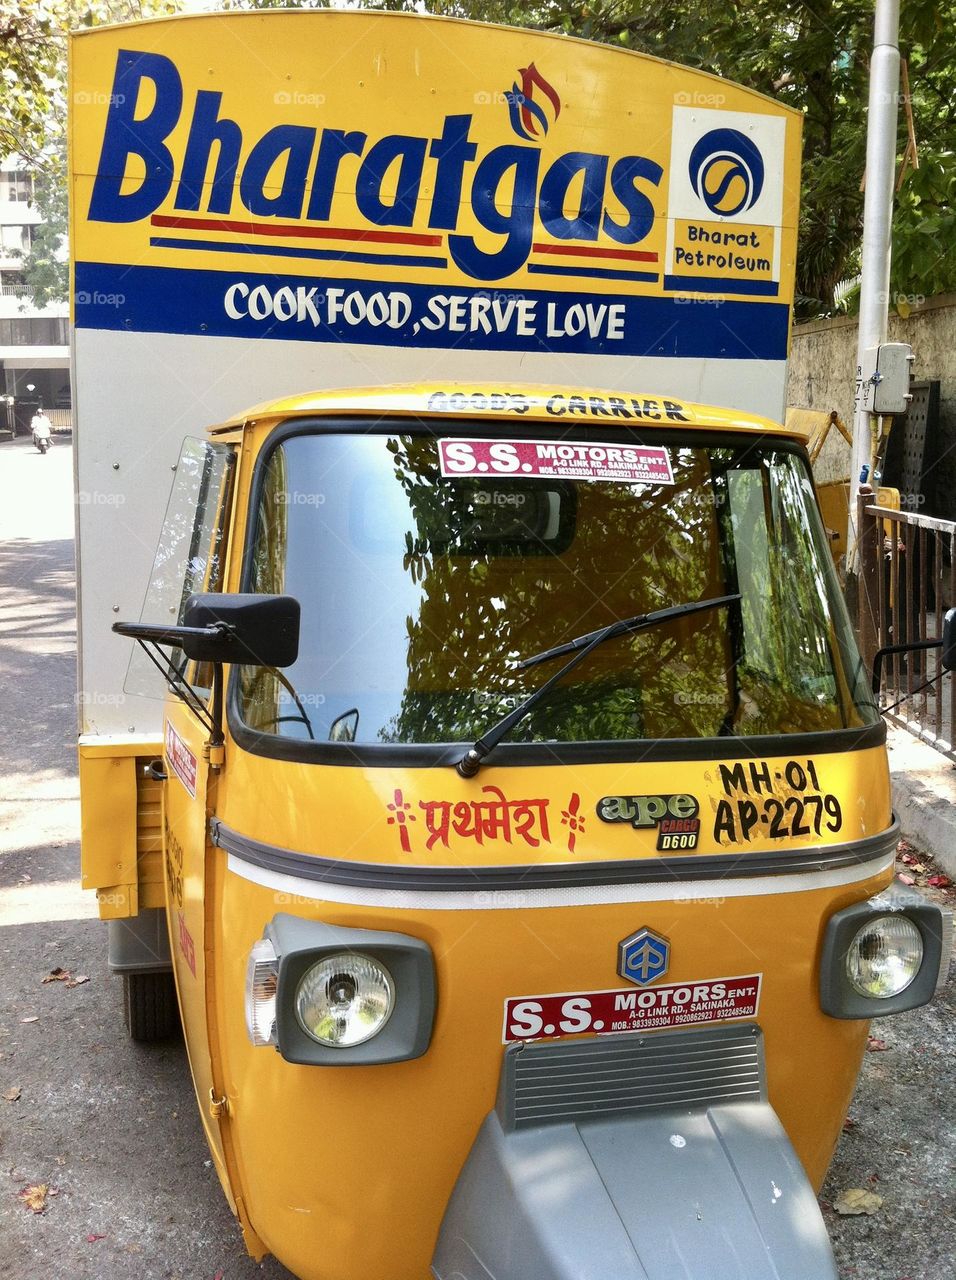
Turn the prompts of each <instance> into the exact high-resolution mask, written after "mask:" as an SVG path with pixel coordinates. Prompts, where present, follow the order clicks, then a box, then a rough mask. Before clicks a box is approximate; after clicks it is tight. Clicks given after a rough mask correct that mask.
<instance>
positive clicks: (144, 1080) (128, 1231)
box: [0, 442, 956, 1280]
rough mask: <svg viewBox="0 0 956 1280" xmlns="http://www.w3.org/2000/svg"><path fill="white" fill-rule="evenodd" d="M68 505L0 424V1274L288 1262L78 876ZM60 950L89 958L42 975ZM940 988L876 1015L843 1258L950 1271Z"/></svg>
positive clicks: (137, 1271)
mask: <svg viewBox="0 0 956 1280" xmlns="http://www.w3.org/2000/svg"><path fill="white" fill-rule="evenodd" d="M72 524H73V506H72V498H71V477H70V450H69V448H68V447H66V446H64V445H62V444H61V445H58V446H57V447H56V448H55V449H54V450H53V451H52V452H51V453H50V454H49V455H48V456H47V457H41V456H40V455H39V454H37V453H36V452H35V451H34V450H33V449H32V448H31V447H30V446H29V444H28V443H24V442H18V443H16V444H2V445H0V672H2V677H0V678H2V683H0V688H2V702H0V972H2V973H3V975H4V983H3V988H2V997H0V1256H2V1258H3V1269H4V1274H5V1275H6V1276H7V1277H9V1278H10V1280H40V1278H41V1277H42V1278H43V1280H51V1278H53V1280H58V1278H60V1277H68V1278H69V1280H73V1278H74V1277H95V1278H96V1280H127V1277H128V1278H129V1280H133V1278H134V1277H135V1280H154V1278H155V1280H173V1278H174V1277H182V1280H197V1278H199V1280H205V1278H208V1280H213V1278H214V1277H217V1276H221V1277H222V1278H223V1280H245V1278H247V1277H253V1276H258V1277H261V1278H262V1280H281V1278H282V1277H286V1278H287V1280H288V1273H287V1272H286V1271H285V1270H284V1269H283V1268H282V1267H280V1266H279V1265H278V1264H277V1263H276V1262H274V1261H273V1260H268V1261H267V1262H266V1263H265V1264H264V1265H263V1266H262V1267H259V1266H256V1265H255V1264H254V1263H253V1262H251V1261H250V1260H249V1259H248V1257H247V1256H246V1255H245V1253H244V1250H243V1246H242V1242H241V1239H240V1236H239V1233H238V1230H237V1228H236V1226H235V1224H234V1222H233V1220H232V1218H231V1216H230V1214H229V1211H228V1209H227V1208H226V1205H225V1202H224V1200H223V1197H222V1195H221V1193H220V1190H219V1187H218V1184H217V1182H216V1178H215V1174H214V1173H213V1172H212V1170H211V1168H210V1167H209V1166H208V1164H207V1158H206V1151H205V1147H204V1145H203V1141H202V1138H201V1134H200V1128H199V1122H198V1118H197V1116H196V1114H195V1100H194V1096H193V1091H192V1086H191V1083H190V1080H189V1074H188V1069H187V1066H186V1061H185V1055H184V1051H183V1048H182V1046H181V1045H180V1044H175V1045H171V1046H167V1047H162V1048H151V1049H146V1048H142V1047H139V1046H136V1045H133V1044H131V1043H130V1042H129V1041H128V1040H127V1039H126V1036H125V1033H124V1030H123V1024H122V1013H121V1008H120V989H119V983H118V981H114V980H112V979H111V978H110V976H109V974H108V972H107V969H106V964H105V946H106V936H105V928H104V926H102V925H100V923H99V922H98V921H97V920H96V919H95V918H94V916H95V904H94V903H93V902H92V901H90V900H89V899H88V898H87V897H86V896H84V895H83V894H81V893H80V891H79V888H78V885H77V874H78V863H79V846H78V843H77V833H78V827H79V806H78V793H77V781H76V770H75V758H74V735H75V718H76V717H75V703H74V650H75V634H74V618H73V596H72V591H73V558H72V557H73V547H72ZM56 966H60V967H62V968H64V969H69V970H71V971H72V972H73V973H74V974H85V975H88V976H89V979H90V980H89V982H87V983H85V984H82V985H80V986H77V987H74V988H72V989H70V988H67V987H66V986H65V985H64V984H63V983H60V982H54V983H49V984H47V985H44V984H43V983H42V978H43V977H44V975H45V974H47V973H48V972H49V971H50V970H51V969H52V968H54V967H56ZM953 1006H954V984H952V983H951V984H950V986H949V988H948V991H947V994H946V996H945V997H944V998H943V999H942V1000H941V1001H939V1002H938V1003H937V1004H936V1005H935V1006H934V1007H932V1008H929V1009H923V1010H918V1011H917V1012H915V1013H912V1014H909V1015H906V1016H904V1017H902V1018H898V1019H892V1020H889V1021H887V1022H886V1023H884V1024H882V1025H879V1026H874V1028H873V1030H874V1032H876V1033H877V1034H879V1035H880V1036H882V1037H884V1038H885V1040H886V1042H887V1045H888V1049H887V1051H886V1052H882V1053H872V1054H868V1055H867V1059H866V1063H865V1070H864V1073H863V1078H862V1080H861V1083H860V1086H859V1089H858V1091H857V1096H856V1099H855V1102H854V1104H853V1108H852V1111H851V1115H852V1117H853V1118H854V1120H855V1125H854V1127H853V1128H852V1129H851V1130H850V1131H849V1132H848V1133H847V1134H846V1135H845V1137H844V1139H843V1141H842V1143H841V1146H840V1150H839V1152H838V1154H837V1158H836V1160H835V1162H834V1165H833V1169H832V1170H831V1176H830V1179H829V1181H828V1184H827V1187H826V1188H825V1189H824V1197H823V1198H824V1200H825V1201H830V1200H832V1199H833V1198H834V1197H835V1196H836V1194H837V1193H838V1191H839V1190H840V1189H841V1188H845V1187H851V1186H853V1187H869V1188H871V1189H877V1190H878V1191H879V1193H880V1194H881V1195H882V1196H883V1197H884V1201H885V1203H884V1207H883V1209H882V1210H881V1212H880V1213H879V1214H877V1215H876V1216H874V1217H872V1218H850V1219H840V1218H836V1217H835V1216H834V1215H833V1214H832V1213H829V1212H828V1220H829V1222H830V1226H831V1233H832V1235H833V1237H834V1241H835V1245H836V1250H837V1255H838V1260H839V1263H840V1271H841V1276H843V1277H856V1278H859V1280H904V1278H908V1280H944V1278H945V1277H949V1276H952V1275H954V1274H956V1231H954V1228H956V1203H954V1198H953V1186H954V1182H956V1178H954V1167H953V1154H954V1152H956V1114H954V1113H956V1107H954V1097H956V1094H954V1088H953V1085H954V1062H956V1059H954V1054H953V1043H954V1027H956V1020H954V1013H956V1009H954V1007H953ZM34 1019H35V1020H34ZM16 1089H19V1091H20V1096H19V1099H18V1100H17V1101H9V1102H8V1101H6V1100H5V1098H4V1097H3V1095H5V1094H6V1093H7V1091H8V1090H14V1091H15V1090H16ZM36 1183H45V1184H47V1185H49V1186H51V1187H52V1188H53V1189H55V1191H56V1193H57V1194H56V1195H55V1196H54V1195H53V1194H52V1192H51V1194H50V1196H49V1198H48V1201H47V1205H48V1207H47V1209H46V1212H45V1213H44V1214H42V1215H40V1216H35V1215H33V1214H32V1213H30V1212H29V1211H28V1210H27V1209H25V1208H24V1207H23V1206H22V1204H21V1203H20V1201H19V1200H18V1199H17V1192H18V1191H19V1190H20V1189H21V1188H23V1187H24V1186H26V1185H28V1184H36ZM96 1237H102V1238H96ZM367 1280H391V1278H390V1277H388V1276H369V1277H368V1278H367ZM422 1280H425V1277H423V1278H422ZM528 1280H533V1278H532V1277H528ZM607 1280H612V1278H611V1277H608V1278H607Z"/></svg>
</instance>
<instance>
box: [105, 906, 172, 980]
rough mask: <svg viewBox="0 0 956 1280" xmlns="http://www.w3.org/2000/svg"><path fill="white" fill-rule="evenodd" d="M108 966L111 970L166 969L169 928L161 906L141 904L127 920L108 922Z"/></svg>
mask: <svg viewBox="0 0 956 1280" xmlns="http://www.w3.org/2000/svg"><path fill="white" fill-rule="evenodd" d="M109 966H110V970H111V971H112V972H113V973H169V972H171V971H172V967H173V962H172V957H171V956H170V954H169V931H168V930H167V928H166V912H165V911H164V910H163V909H162V907H149V908H144V909H143V910H142V911H141V912H140V913H139V915H137V916H132V917H131V918H130V919H129V920H111V921H110V922H109Z"/></svg>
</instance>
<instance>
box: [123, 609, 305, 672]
mask: <svg viewBox="0 0 956 1280" xmlns="http://www.w3.org/2000/svg"><path fill="white" fill-rule="evenodd" d="M300 613H301V609H300V607H299V602H298V600H296V599H294V598H293V597H292V596H260V595H253V594H251V593H250V594H242V595H241V594H235V595H221V594H219V593H217V592H206V593H202V594H200V593H196V594H195V595H191V596H190V597H189V599H188V600H187V601H186V608H185V609H184V611H183V621H182V625H181V626H170V627H165V626H161V625H160V626H153V625H152V624H150V623H147V622H114V623H113V630H114V631H115V632H116V633H117V634H118V635H121V636H129V637H130V639H132V640H139V641H140V642H141V643H143V644H167V645H173V646H174V647H175V648H177V649H182V651H183V653H184V654H185V655H186V657H187V658H192V659H193V660H194V661H196V662H214V663H220V662H233V663H242V664H244V665H248V666H252V667H291V666H292V664H293V662H295V660H296V658H297V657H298V656H299V616H300Z"/></svg>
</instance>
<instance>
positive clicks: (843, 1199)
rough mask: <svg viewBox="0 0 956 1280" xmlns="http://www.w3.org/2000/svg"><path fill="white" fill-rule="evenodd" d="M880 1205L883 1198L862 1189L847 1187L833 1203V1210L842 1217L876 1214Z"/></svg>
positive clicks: (873, 1192)
mask: <svg viewBox="0 0 956 1280" xmlns="http://www.w3.org/2000/svg"><path fill="white" fill-rule="evenodd" d="M882 1205H883V1197H882V1196H878V1195H877V1194H876V1192H875V1191H867V1190H866V1189H865V1188H864V1187H848V1188H847V1189H846V1191H841V1192H840V1194H839V1195H838V1196H837V1198H836V1199H835V1200H834V1202H833V1207H834V1209H835V1210H836V1211H837V1213H840V1214H842V1215H843V1216H844V1217H849V1216H850V1215H852V1214H855V1213H876V1212H877V1210H878V1209H880V1208H882Z"/></svg>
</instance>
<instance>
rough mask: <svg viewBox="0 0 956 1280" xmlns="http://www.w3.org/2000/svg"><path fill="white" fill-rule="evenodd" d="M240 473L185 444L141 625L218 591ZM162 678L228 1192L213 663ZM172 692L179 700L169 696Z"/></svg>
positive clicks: (168, 757)
mask: <svg viewBox="0 0 956 1280" xmlns="http://www.w3.org/2000/svg"><path fill="white" fill-rule="evenodd" d="M235 469H236V453H235V449H234V447H233V446H231V445H222V444H211V443H208V442H206V441H199V440H187V441H186V442H185V444H184V446H183V450H182V453H181V455H180V459H179V463H178V464H177V475H176V481H175V484H174V487H173V493H172V496H171V498H170V502H169V506H168V508H167V512H166V520H165V523H164V528H163V536H162V538H161V540H160V546H159V549H158V551H157V556H156V562H155V564H154V571H153V577H152V581H151V583H150V588H149V591H148V593H147V600H146V605H145V607H144V611H143V616H144V618H145V619H148V620H150V621H156V620H157V619H160V618H163V619H169V620H170V621H171V622H181V621H182V614H183V609H184V607H185V603H186V601H187V600H188V598H189V596H190V595H191V594H192V593H193V592H195V591H221V590H222V586H223V578H224V572H225V562H226V552H227V541H228V532H229V523H230V513H231V507H232V490H233V479H234V473H235ZM164 674H165V677H166V684H167V697H166V714H165V720H164V725H163V759H164V765H165V773H166V778H165V782H164V785H163V855H164V872H165V888H166V915H167V921H168V925H169V938H170V952H171V954H172V960H173V971H174V974H175V978H176V989H177V993H178V997H179V1007H180V1012H181V1014H182V1022H183V1030H184V1033H185V1040H186V1051H187V1054H188V1056H189V1065H190V1068H191V1071H192V1077H193V1083H194V1085H195V1088H196V1096H197V1099H198V1102H199V1110H200V1114H201V1116H202V1120H203V1126H204V1128H205V1131H206V1137H207V1140H208V1142H209V1147H210V1150H211V1152H212V1156H213V1159H214V1161H215V1164H216V1168H217V1171H218V1173H219V1176H220V1179H221V1181H222V1183H223V1187H224V1188H225V1189H226V1194H227V1196H229V1195H230V1180H229V1177H228V1175H227V1172H226V1159H225V1156H224V1151H223V1142H222V1135H221V1132H220V1125H219V1122H218V1120H217V1119H215V1118H214V1117H213V1111H214V1110H215V1107H214V1105H213V1102H214V1100H215V1099H218V1098H219V1097H220V1096H221V1088H220V1083H219V1080H218V1077H217V1072H216V1066H217V1058H218V1054H217V1048H216V1026H215V1019H214V1016H213V1017H211V1016H210V1015H212V1014H214V1010H215V1001H214V997H213V993H214V982H215V975H214V973H213V970H212V964H213V947H212V936H213V930H212V928H211V920H212V911H213V904H212V901H211V897H212V894H211V892H209V889H210V886H209V884H208V883H207V855H208V854H209V851H210V848H211V847H210V846H209V845H208V842H207V832H208V830H209V821H208V820H209V816H210V814H211V813H212V811H213V808H214V806H215V790H216V780H217V771H218V767H219V763H220V762H219V761H217V760H216V759H215V758H212V759H211V758H210V748H209V746H208V743H209V738H210V731H211V728H212V710H211V685H212V671H211V668H210V667H209V665H208V664H199V663H194V662H187V660H186V659H185V658H184V657H183V655H182V654H181V653H180V652H179V651H176V650H174V651H173V653H172V654H171V655H169V661H168V666H167V668H166V670H165V672H164ZM169 691H171V692H172V693H173V694H174V695H175V696H173V697H170V696H168V692H169ZM218 750H219V751H221V748H219V749H218ZM230 1201H231V1196H230ZM233 1208H235V1206H234V1205H233Z"/></svg>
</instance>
